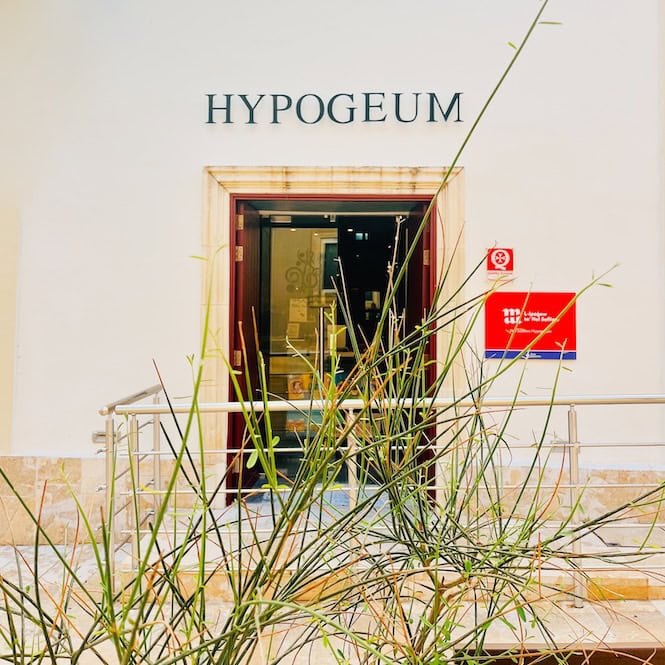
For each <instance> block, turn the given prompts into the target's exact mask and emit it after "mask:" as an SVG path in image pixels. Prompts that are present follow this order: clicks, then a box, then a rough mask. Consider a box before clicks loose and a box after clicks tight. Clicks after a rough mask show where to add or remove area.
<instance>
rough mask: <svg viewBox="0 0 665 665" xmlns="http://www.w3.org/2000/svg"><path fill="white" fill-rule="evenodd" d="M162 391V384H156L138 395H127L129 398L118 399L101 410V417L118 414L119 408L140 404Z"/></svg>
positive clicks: (137, 393) (140, 391)
mask: <svg viewBox="0 0 665 665" xmlns="http://www.w3.org/2000/svg"><path fill="white" fill-rule="evenodd" d="M162 390H163V388H162V386H161V384H159V383H156V384H155V385H154V386H150V387H149V388H144V389H143V390H139V391H138V392H136V393H132V394H131V395H127V397H121V398H120V399H117V400H116V401H115V402H111V403H110V404H106V405H105V406H103V407H102V408H101V409H99V415H100V416H108V415H109V414H110V413H114V412H115V413H117V407H119V406H126V405H129V404H134V403H135V402H139V401H141V400H142V399H147V398H148V397H152V396H153V395H158V394H159V393H161V392H162Z"/></svg>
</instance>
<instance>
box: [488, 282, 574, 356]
mask: <svg viewBox="0 0 665 665" xmlns="http://www.w3.org/2000/svg"><path fill="white" fill-rule="evenodd" d="M574 299H575V293H559V292H530V293H529V292H523V291H497V292H496V293H493V294H491V295H490V296H489V297H488V298H487V301H486V302H485V358H517V357H522V356H523V357H524V358H525V359H527V358H528V359H537V360H575V359H576V358H577V327H576V315H575V302H574ZM534 340H535V341H534ZM530 345H532V346H530ZM529 347H530V348H529ZM527 348H528V352H527V351H526V349H527Z"/></svg>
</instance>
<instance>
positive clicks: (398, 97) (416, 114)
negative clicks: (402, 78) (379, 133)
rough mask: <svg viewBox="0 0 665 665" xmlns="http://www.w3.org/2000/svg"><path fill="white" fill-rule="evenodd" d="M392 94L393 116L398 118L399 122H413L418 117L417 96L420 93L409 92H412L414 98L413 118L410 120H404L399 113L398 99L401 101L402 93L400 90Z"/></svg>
mask: <svg viewBox="0 0 665 665" xmlns="http://www.w3.org/2000/svg"><path fill="white" fill-rule="evenodd" d="M393 94H394V95H395V117H396V118H397V120H399V122H413V121H414V120H415V119H416V118H417V117H418V97H420V93H419V92H414V93H411V94H413V96H414V97H415V99H416V108H415V110H414V112H413V118H411V120H404V118H402V116H401V114H400V108H399V107H400V101H401V97H402V93H401V92H395V93H393Z"/></svg>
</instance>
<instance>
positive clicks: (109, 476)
mask: <svg viewBox="0 0 665 665" xmlns="http://www.w3.org/2000/svg"><path fill="white" fill-rule="evenodd" d="M104 434H105V439H106V457H105V459H104V464H105V475H106V485H105V487H104V494H105V504H106V529H107V530H108V544H107V547H108V553H107V555H108V557H109V561H108V569H109V573H110V575H111V579H110V580H109V584H110V585H111V593H115V528H116V522H115V459H116V450H115V423H114V421H113V411H111V412H109V414H108V415H107V416H106V423H105V432H104ZM102 537H106V536H105V534H103V535H102Z"/></svg>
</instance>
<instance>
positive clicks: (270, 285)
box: [236, 199, 429, 487]
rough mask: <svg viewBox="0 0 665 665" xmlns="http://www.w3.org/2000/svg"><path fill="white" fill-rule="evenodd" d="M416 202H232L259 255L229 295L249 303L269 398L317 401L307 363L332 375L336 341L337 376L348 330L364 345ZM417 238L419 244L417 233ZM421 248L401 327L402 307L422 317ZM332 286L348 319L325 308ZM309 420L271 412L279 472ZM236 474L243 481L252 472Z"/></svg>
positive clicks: (350, 358) (289, 472)
mask: <svg viewBox="0 0 665 665" xmlns="http://www.w3.org/2000/svg"><path fill="white" fill-rule="evenodd" d="M423 209H424V203H423V202H422V201H414V200H400V201H302V200H301V201H294V200H293V199H290V200H286V201H285V200H269V201H268V200H260V199H259V200H248V201H243V202H239V203H238V210H239V211H241V212H240V213H239V214H242V215H243V222H242V224H241V226H242V227H243V238H242V240H243V243H244V245H245V246H244V249H243V255H244V256H245V258H246V259H249V258H250V257H251V256H252V254H253V253H256V259H258V261H256V262H251V264H254V265H256V264H258V265H256V268H257V269H258V273H259V279H258V280H255V279H254V278H255V275H246V276H245V278H242V279H236V284H240V285H241V288H242V289H243V290H244V292H243V293H239V294H238V293H237V298H236V299H237V301H241V302H244V303H245V305H244V307H245V310H247V303H248V302H250V301H252V302H253V305H252V307H253V308H254V310H253V315H254V316H255V318H256V325H257V332H258V344H259V350H260V351H261V352H262V354H263V357H264V361H265V364H266V372H267V382H268V389H269V391H270V393H271V394H272V395H273V396H274V397H275V398H278V399H285V400H289V401H293V400H302V399H305V400H307V399H310V398H316V397H317V396H318V395H317V394H316V392H315V388H316V387H315V386H313V385H312V371H311V367H310V364H311V365H312V366H317V367H318V368H319V369H320V370H321V374H322V375H325V374H327V373H329V368H330V365H329V364H327V363H326V360H327V358H328V356H329V353H330V350H331V349H330V344H334V345H335V352H336V354H337V357H338V359H339V365H338V368H337V375H336V376H335V377H333V379H332V380H335V381H336V382H337V381H341V380H343V378H344V376H345V373H346V372H347V371H348V370H349V369H350V368H351V367H352V365H353V364H354V362H355V360H354V353H353V350H352V344H351V341H352V340H351V337H352V335H355V339H356V340H357V345H358V347H359V348H360V349H361V350H362V348H363V346H364V345H365V344H366V343H367V341H368V340H370V339H371V338H372V337H373V335H374V332H375V330H376V325H377V321H378V316H379V313H380V311H381V308H382V306H383V304H384V301H385V298H386V292H387V289H388V284H389V270H390V267H391V265H392V266H399V265H400V263H401V261H402V260H403V257H404V255H405V253H406V248H407V247H408V246H409V243H410V242H413V234H414V232H415V230H416V229H417V227H418V225H419V222H420V220H421V219H422V210H423ZM252 226H253V227H254V230H253V231H252V230H251V227H252ZM249 237H254V238H255V241H254V244H257V243H258V248H255V247H253V248H249V251H248V248H247V244H248V238H249ZM420 245H421V246H424V243H423V242H422V239H421V243H420ZM423 255H424V253H423V250H422V247H421V250H420V252H417V253H416V257H415V259H414V260H413V263H414V265H415V266H417V270H415V271H411V270H410V271H409V272H408V273H407V275H406V279H405V280H404V283H403V284H402V287H401V289H400V291H399V294H398V296H397V311H400V312H403V313H404V316H403V319H402V321H403V325H404V326H405V327H407V328H408V318H409V317H408V315H407V314H406V312H408V311H409V310H410V311H412V312H413V313H414V314H417V315H420V314H421V313H422V307H423V304H424V303H423V301H422V298H421V297H419V296H418V295H414V294H422V293H424V288H425V287H426V286H427V285H425V284H423V265H424V264H425V263H427V264H428V263H429V262H428V261H424V260H423ZM248 265H249V264H248ZM248 265H246V266H245V270H248ZM393 269H394V268H393ZM241 270H242V268H241ZM241 277H242V276H241ZM255 281H256V283H257V286H256V287H255V290H256V293H254V294H251V293H250V294H248V293H247V291H248V287H247V285H248V284H249V285H250V287H249V290H250V291H251V288H252V287H251V284H253V283H254V282H255ZM425 281H427V279H426V278H425ZM339 293H343V294H344V296H343V297H344V298H345V300H346V310H347V312H348V314H349V318H350V321H349V320H345V318H344V317H343V315H342V313H341V309H342V308H341V307H336V310H335V311H336V315H334V318H333V315H331V312H332V311H333V307H334V305H335V303H336V301H337V299H338V294H339ZM236 311H237V312H239V311H238V309H237V308H236ZM239 313H240V312H239ZM321 347H322V348H321ZM249 362H251V359H250V360H249ZM314 420H315V414H314V415H312V414H307V415H305V414H303V413H301V412H297V411H292V412H289V413H282V414H273V415H272V417H271V421H272V423H271V424H272V429H273V433H274V434H275V435H276V436H277V437H279V444H278V448H282V450H283V452H280V453H279V456H278V459H279V465H280V469H279V470H280V473H281V474H283V476H284V478H285V479H290V478H293V477H294V475H295V472H296V471H297V468H298V465H299V463H300V457H301V456H300V453H299V451H298V448H299V447H300V445H301V443H302V439H303V437H305V436H306V432H307V430H308V428H311V427H312V426H316V423H315V422H313V421H314ZM243 477H244V481H245V482H243V485H244V486H247V481H248V480H250V478H252V475H251V474H243ZM252 480H253V483H252V484H253V485H254V486H255V487H256V486H260V484H261V482H262V478H261V477H260V476H259V477H256V478H253V479H252ZM338 480H339V481H340V482H344V481H345V478H339V479H338Z"/></svg>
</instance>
